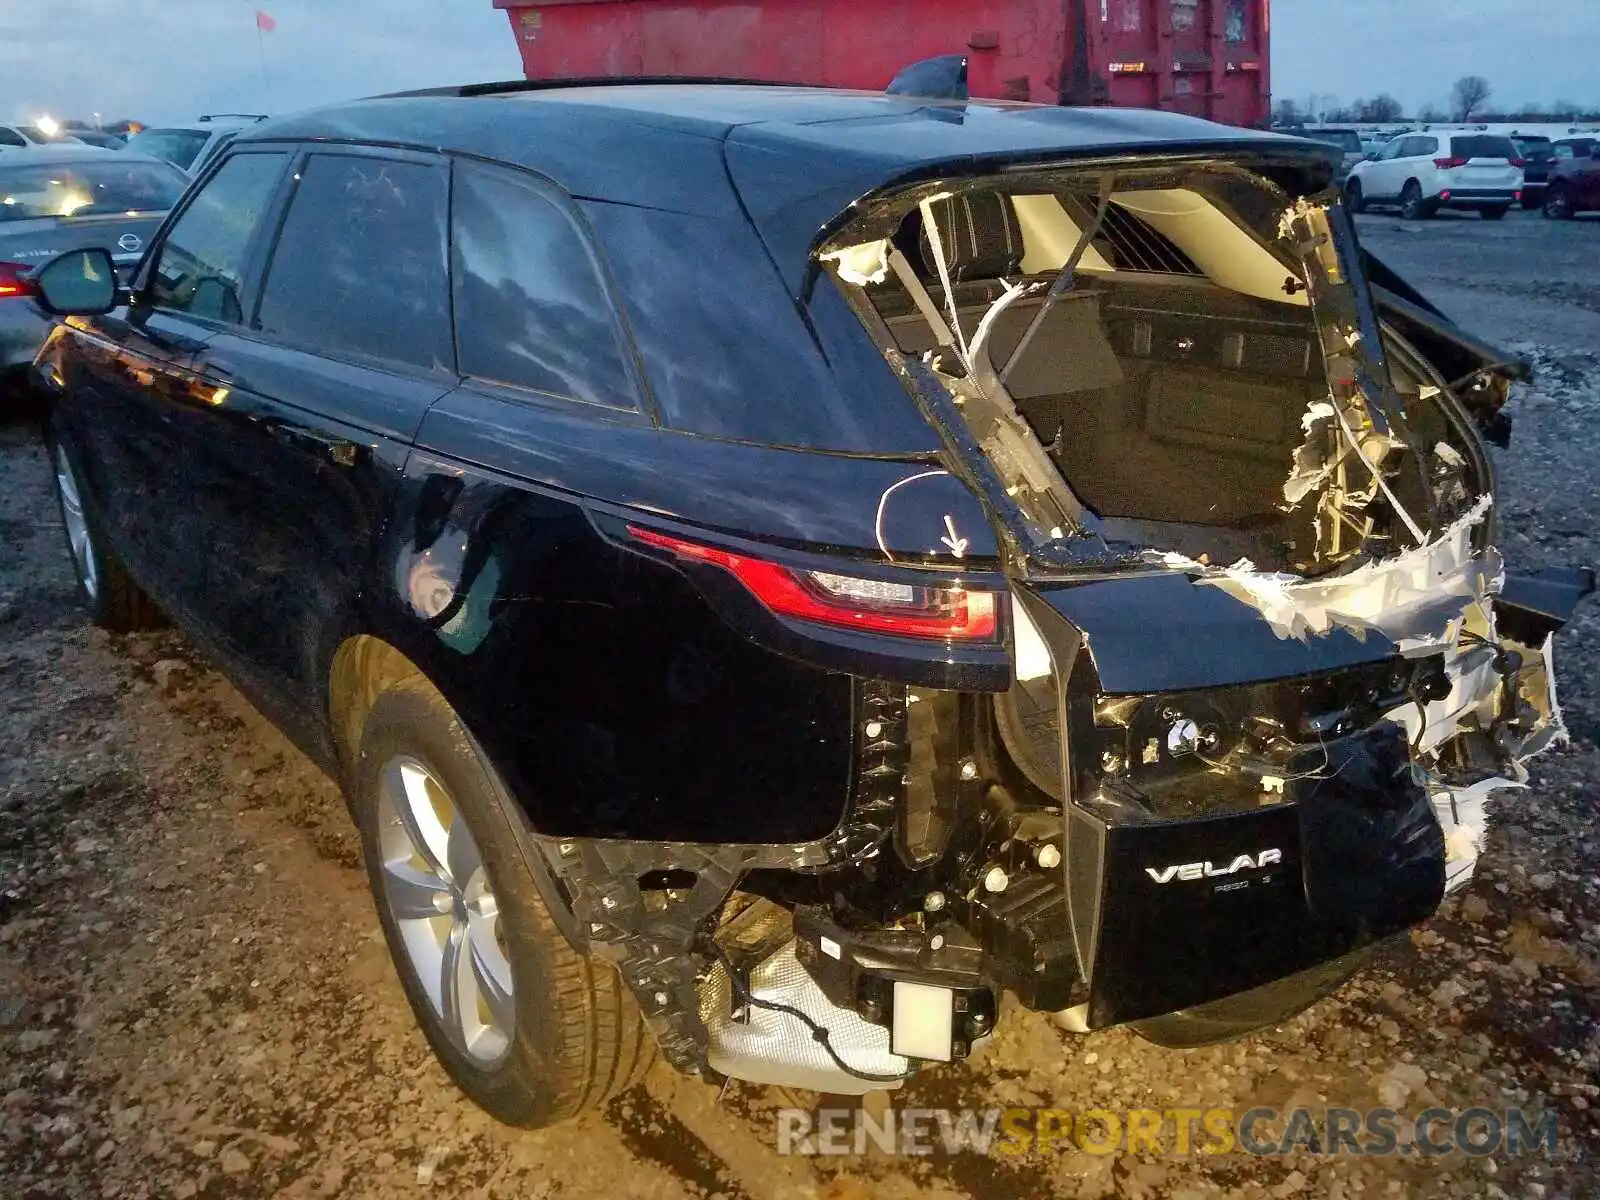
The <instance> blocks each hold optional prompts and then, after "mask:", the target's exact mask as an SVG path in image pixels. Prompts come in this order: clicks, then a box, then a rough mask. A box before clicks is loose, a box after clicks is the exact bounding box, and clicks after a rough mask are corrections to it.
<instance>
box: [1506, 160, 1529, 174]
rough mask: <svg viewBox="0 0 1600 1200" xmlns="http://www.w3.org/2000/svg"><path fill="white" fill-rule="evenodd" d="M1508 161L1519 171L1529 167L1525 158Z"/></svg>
mask: <svg viewBox="0 0 1600 1200" xmlns="http://www.w3.org/2000/svg"><path fill="white" fill-rule="evenodd" d="M1506 161H1507V162H1508V163H1510V164H1511V165H1512V166H1513V167H1516V168H1517V169H1518V170H1519V171H1520V170H1522V168H1524V167H1526V166H1527V165H1528V160H1527V159H1525V158H1508V159H1506Z"/></svg>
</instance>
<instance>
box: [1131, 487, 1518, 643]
mask: <svg viewBox="0 0 1600 1200" xmlns="http://www.w3.org/2000/svg"><path fill="white" fill-rule="evenodd" d="M1493 503H1494V501H1493V497H1491V496H1488V495H1485V496H1483V497H1481V498H1480V499H1479V500H1478V502H1477V504H1475V505H1474V506H1473V507H1472V509H1471V510H1470V511H1468V512H1467V513H1465V514H1464V515H1462V516H1461V517H1460V519H1458V520H1457V521H1455V522H1454V523H1453V524H1451V525H1450V526H1449V527H1448V528H1447V529H1445V531H1444V532H1443V533H1441V534H1440V535H1439V536H1438V537H1436V538H1434V539H1433V540H1431V541H1429V542H1428V543H1427V544H1425V545H1422V546H1418V547H1416V548H1415V549H1412V550H1408V551H1406V552H1405V553H1404V554H1398V555H1396V556H1395V557H1393V558H1386V559H1382V560H1380V561H1378V562H1372V563H1367V564H1366V565H1365V566H1361V567H1358V568H1356V569H1355V570H1354V571H1349V572H1346V573H1345V574H1342V575H1337V576H1334V577H1332V578H1328V579H1302V578H1301V577H1300V576H1298V575H1290V574H1284V573H1279V572H1266V571H1259V570H1257V569H1256V567H1255V564H1254V563H1252V562H1250V561H1249V560H1248V559H1241V560H1240V561H1238V562H1236V563H1234V564H1233V565H1232V566H1229V567H1221V568H1219V567H1211V566H1207V565H1206V564H1204V563H1200V562H1197V561H1195V560H1194V559H1192V558H1189V557H1187V556H1185V555H1181V554H1172V553H1154V552H1152V554H1151V555H1149V556H1147V560H1148V561H1151V562H1155V563H1159V564H1160V565H1162V566H1167V567H1171V568H1173V569H1175V570H1181V571H1186V572H1190V573H1194V574H1197V575H1198V576H1199V579H1198V582H1200V583H1203V584H1209V585H1211V586H1213V587H1218V588H1221V589H1222V590H1223V591H1225V592H1228V593H1229V594H1230V595H1232V596H1234V597H1236V598H1237V599H1239V600H1242V601H1244V602H1245V603H1246V604H1249V605H1251V606H1252V607H1254V608H1255V609H1257V610H1258V611H1259V612H1260V613H1261V615H1262V616H1263V617H1265V618H1266V620H1267V622H1268V624H1270V625H1271V626H1272V628H1273V630H1274V631H1275V632H1276V633H1277V634H1278V636H1279V637H1283V638H1291V637H1292V638H1299V639H1300V640H1302V641H1303V640H1305V639H1306V638H1308V637H1311V636H1314V635H1316V636H1320V635H1324V634H1326V633H1328V632H1329V631H1330V630H1332V629H1334V628H1335V627H1339V628H1344V629H1349V630H1352V631H1355V632H1357V633H1360V632H1362V631H1368V630H1371V631H1376V632H1378V633H1381V634H1383V635H1384V636H1385V637H1389V638H1392V639H1394V640H1395V641H1396V642H1397V643H1399V644H1400V646H1401V649H1402V650H1403V651H1416V652H1420V651H1424V650H1428V649H1431V648H1435V647H1439V646H1444V645H1448V644H1451V643H1452V642H1453V641H1454V639H1455V635H1456V631H1455V630H1453V629H1452V623H1453V622H1454V621H1455V620H1456V619H1457V618H1459V617H1460V615H1461V613H1462V611H1463V610H1464V609H1465V608H1466V607H1467V606H1468V605H1469V604H1472V603H1474V602H1478V601H1482V600H1485V599H1487V598H1488V597H1491V596H1493V595H1494V594H1495V593H1496V592H1497V591H1499V589H1500V586H1501V584H1502V582H1503V581H1504V577H1505V570H1504V566H1503V564H1502V562H1501V558H1500V554H1499V552H1498V551H1497V550H1495V549H1494V548H1492V547H1491V548H1489V549H1487V550H1485V551H1482V552H1481V553H1480V552H1479V551H1477V550H1475V549H1474V547H1473V545H1472V533H1473V530H1474V529H1475V528H1476V527H1477V526H1478V525H1479V524H1480V523H1481V522H1482V521H1483V519H1484V517H1485V516H1487V515H1488V512H1489V508H1490V506H1491V505H1492V504H1493Z"/></svg>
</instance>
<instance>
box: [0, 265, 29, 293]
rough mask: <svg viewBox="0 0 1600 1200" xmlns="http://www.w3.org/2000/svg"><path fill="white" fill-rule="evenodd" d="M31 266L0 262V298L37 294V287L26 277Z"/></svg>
mask: <svg viewBox="0 0 1600 1200" xmlns="http://www.w3.org/2000/svg"><path fill="white" fill-rule="evenodd" d="M31 269H32V268H30V267H28V266H25V265H24V264H22V263H14V262H0V300H12V299H16V298H18V297H21V296H33V295H37V294H38V288H37V287H35V286H34V283H33V281H32V280H31V279H29V278H28V272H29V271H30V270H31Z"/></svg>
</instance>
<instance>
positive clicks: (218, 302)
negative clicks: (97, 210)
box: [150, 154, 286, 324]
mask: <svg viewBox="0 0 1600 1200" xmlns="http://www.w3.org/2000/svg"><path fill="white" fill-rule="evenodd" d="M285 157H286V156H285V155H282V154H241V155H239V156H237V157H236V158H233V159H230V160H229V161H228V162H226V163H224V164H223V166H222V170H220V171H218V172H217V173H216V174H215V175H214V176H212V178H211V182H209V183H208V184H206V185H205V187H203V188H201V189H200V192H199V194H197V195H196V196H195V197H194V199H193V200H191V201H190V202H189V206H188V207H187V208H185V209H184V210H183V213H182V215H181V216H179V217H178V220H177V222H176V223H175V224H174V225H173V227H172V229H171V231H170V232H168V234H167V237H166V240H165V241H163V242H162V243H161V250H160V258H159V260H158V261H157V263H156V269H155V273H154V275H153V276H152V277H151V280H150V295H151V301H152V303H154V305H155V306H156V307H157V308H164V309H167V310H169V311H173V312H181V313H187V314H188V315H189V316H193V317H204V318H206V319H208V320H213V321H226V322H229V323H230V324H238V323H239V322H241V321H243V320H244V311H243V309H242V308H241V303H242V297H241V295H240V287H241V285H242V283H243V280H244V266H245V255H246V253H247V252H248V251H249V249H250V240H251V238H252V236H253V235H254V234H255V231H256V228H257V227H258V226H259V225H260V224H261V218H262V216H263V214H265V212H266V211H267V206H268V205H269V204H271V202H272V194H273V192H274V191H275V190H276V189H277V184H278V179H279V177H280V176H281V175H282V173H283V164H284V160H285Z"/></svg>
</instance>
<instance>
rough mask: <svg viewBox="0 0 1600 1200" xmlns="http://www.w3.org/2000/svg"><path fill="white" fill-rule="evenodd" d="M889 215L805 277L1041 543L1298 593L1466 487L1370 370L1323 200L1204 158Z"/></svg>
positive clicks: (1430, 417)
mask: <svg viewBox="0 0 1600 1200" xmlns="http://www.w3.org/2000/svg"><path fill="white" fill-rule="evenodd" d="M901 206H902V207H903V208H904V212H903V215H901V216H900V219H899V221H898V223H897V224H896V223H894V221H893V219H892V217H891V218H889V221H888V223H889V224H890V225H892V226H893V228H892V232H891V233H890V236H889V237H888V238H886V239H878V240H874V241H868V242H864V243H854V244H852V243H851V242H850V241H849V235H848V233H847V234H846V235H844V237H842V238H841V239H836V242H835V248H834V249H831V250H827V249H825V250H824V253H823V258H824V261H826V262H827V263H829V264H830V265H831V266H832V267H833V268H834V270H835V273H836V275H837V277H838V278H839V279H841V280H842V281H843V282H844V283H845V285H846V286H847V287H852V286H853V287H855V288H858V289H859V295H860V296H863V297H864V298H865V300H866V301H867V302H868V303H869V304H870V305H871V307H872V309H873V311H874V312H875V314H876V315H877V317H879V318H880V319H881V321H882V322H883V326H884V328H885V329H886V331H887V334H888V337H889V338H890V339H891V340H892V345H889V346H886V347H884V349H885V350H886V351H887V352H889V353H890V355H891V358H893V357H896V356H899V357H901V358H903V359H905V360H913V361H914V360H922V361H924V362H925V363H927V364H928V365H929V366H931V367H932V368H933V370H934V371H935V372H936V374H937V376H938V378H939V379H940V381H941V383H942V384H943V386H945V387H946V389H947V390H948V391H949V392H950V393H951V395H952V396H953V397H954V399H955V402H956V403H957V404H958V405H960V406H961V408H962V411H963V414H964V416H965V418H966V421H967V423H968V425H969V426H970V427H971V430H972V433H973V435H974V436H975V437H976V438H977V440H978V442H979V443H980V445H981V446H982V448H983V451H984V454H985V456H986V457H987V458H988V459H989V460H990V462H991V463H993V465H994V466H995V468H996V469H997V470H998V471H999V472H1000V474H1001V475H1002V477H1004V479H1005V482H1006V486H1007V490H1008V491H1009V493H1010V494H1011V496H1012V497H1013V499H1014V500H1015V501H1016V503H1017V505H1018V506H1019V508H1020V509H1021V510H1022V511H1023V512H1024V513H1025V514H1026V515H1027V516H1028V517H1029V518H1030V519H1031V520H1032V521H1033V523H1034V525H1035V527H1036V529H1037V531H1038V532H1039V534H1040V535H1041V537H1042V538H1044V539H1045V540H1049V539H1050V538H1051V537H1060V536H1062V535H1063V534H1065V533H1067V532H1069V531H1070V530H1071V529H1072V528H1073V527H1074V526H1076V527H1078V528H1079V529H1084V528H1092V529H1094V530H1095V531H1097V532H1098V533H1100V534H1102V535H1103V536H1104V537H1105V538H1106V539H1107V540H1108V541H1109V542H1113V543H1124V544H1129V545H1134V546H1138V547H1151V548H1155V549H1159V550H1162V551H1171V552H1175V553H1180V554H1184V555H1187V556H1190V557H1193V558H1194V559H1196V560H1197V561H1199V562H1201V563H1214V562H1234V561H1237V560H1240V559H1248V560H1250V562H1251V563H1252V564H1254V565H1255V566H1257V567H1260V568H1263V569H1268V570H1273V571H1280V570H1282V571H1292V572H1294V573H1296V574H1299V575H1305V576H1312V575H1320V574H1324V573H1326V572H1328V571H1330V570H1333V569H1336V568H1338V567H1340V566H1341V565H1344V564H1349V563H1353V562H1355V561H1357V560H1362V559H1370V558H1378V557H1385V556H1388V555H1392V554H1395V553H1398V552H1401V551H1403V550H1406V549H1410V548H1414V547H1416V546H1418V545H1420V544H1422V543H1424V542H1426V541H1427V540H1428V539H1429V538H1430V537H1431V536H1435V535H1437V534H1439V533H1441V532H1442V531H1443V530H1444V529H1445V528H1446V527H1447V526H1448V525H1449V524H1450V522H1451V521H1453V520H1454V519H1456V518H1457V517H1459V516H1460V515H1461V514H1462V513H1464V512H1465V511H1466V510H1467V509H1468V508H1469V507H1470V505H1471V503H1472V501H1473V500H1474V499H1475V498H1476V496H1477V495H1478V494H1480V493H1481V492H1482V491H1483V487H1484V485H1483V482H1482V481H1480V480H1477V479H1475V478H1472V477H1471V474H1472V473H1471V470H1470V463H1471V460H1472V456H1471V453H1470V450H1469V448H1468V447H1467V446H1465V445H1461V444H1459V442H1460V441H1461V435H1460V432H1459V422H1458V421H1457V420H1454V419H1452V415H1451V414H1449V413H1448V412H1446V411H1444V409H1443V407H1442V404H1441V402H1440V401H1439V392H1438V389H1437V387H1436V386H1433V385H1432V384H1431V383H1430V382H1429V381H1427V380H1423V379H1408V378H1404V377H1401V378H1397V379H1393V380H1391V379H1390V378H1389V367H1388V365H1387V362H1386V359H1385V355H1384V352H1383V348H1382V346H1381V345H1378V344H1377V343H1378V341H1379V338H1378V337H1377V333H1376V325H1375V321H1374V320H1373V319H1372V317H1371V315H1370V309H1369V310H1368V313H1367V316H1366V317H1365V318H1364V317H1363V315H1362V313H1361V311H1360V309H1361V305H1360V303H1359V295H1358V292H1357V289H1356V287H1355V286H1353V285H1352V282H1351V280H1350V279H1349V278H1348V277H1347V268H1346V267H1345V266H1343V265H1342V263H1341V261H1340V259H1341V254H1340V251H1339V248H1338V246H1337V244H1336V235H1335V232H1334V230H1333V228H1332V227H1331V224H1330V212H1329V210H1328V209H1327V208H1326V207H1324V206H1323V205H1321V204H1318V203H1313V202H1310V201H1301V202H1299V203H1297V204H1291V203H1290V202H1289V200H1288V197H1287V196H1286V195H1285V194H1284V193H1282V191H1281V190H1280V189H1279V188H1278V187H1277V186H1276V185H1275V184H1272V183H1270V182H1269V181H1267V180H1266V179H1265V178H1262V177H1260V176H1255V175H1252V174H1250V173H1248V172H1244V171H1240V170H1237V169H1225V168H1221V167H1212V168H1200V169H1194V170H1190V171H1188V172H1183V173H1174V172H1172V171H1162V172H1159V173H1158V172H1155V171H1149V170H1146V171H1142V172H1141V171H1138V170H1122V171H1119V172H1117V173H1115V174H1114V175H1108V176H1097V175H1090V174H1087V173H1085V174H1080V175H1078V176H1072V175H1062V174H1059V173H1058V174H1055V175H1052V176H1048V177H1044V178H1041V179H1039V180H1037V181H1033V180H1030V181H1027V182H1024V181H1022V180H1016V179H1007V180H1006V181H1005V183H1004V186H1003V187H1002V186H1001V185H1000V183H999V181H994V180H980V181H975V182H973V183H969V184H965V185H964V186H963V187H962V188H961V189H960V190H959V191H955V190H953V189H944V190H942V191H933V192H932V193H931V194H927V193H924V194H922V195H912V196H908V197H906V198H905V199H904V200H902V201H901ZM884 221H885V217H884V216H883V215H882V214H881V213H880V214H876V216H875V223H882V222H884ZM1348 249H1349V248H1347V251H1348Z"/></svg>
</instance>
